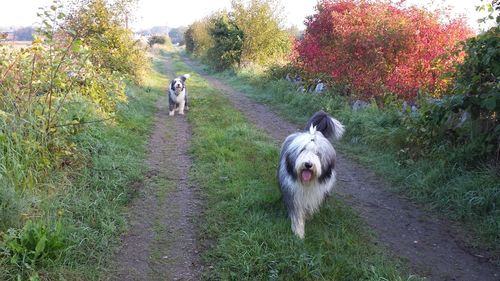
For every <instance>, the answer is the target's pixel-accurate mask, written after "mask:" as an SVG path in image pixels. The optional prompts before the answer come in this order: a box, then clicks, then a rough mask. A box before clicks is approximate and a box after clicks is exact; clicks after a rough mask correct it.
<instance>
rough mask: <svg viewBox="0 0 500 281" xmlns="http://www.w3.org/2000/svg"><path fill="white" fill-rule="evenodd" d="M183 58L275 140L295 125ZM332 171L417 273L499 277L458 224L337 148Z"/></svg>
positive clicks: (342, 192)
mask: <svg viewBox="0 0 500 281" xmlns="http://www.w3.org/2000/svg"><path fill="white" fill-rule="evenodd" d="M183 59H184V61H185V62H186V63H187V64H188V65H189V66H190V67H191V68H193V69H194V70H196V71H197V72H198V73H200V74H201V75H202V76H203V78H205V79H207V80H208V81H209V82H210V84H211V85H212V86H214V87H216V88H217V89H219V90H221V91H222V92H223V94H224V95H225V96H226V97H227V98H228V99H229V100H230V101H231V103H232V104H233V106H234V107H236V108H237V109H238V110H239V111H241V112H242V113H243V114H244V115H245V116H246V117H247V118H248V119H249V120H250V121H251V122H253V123H254V124H255V125H256V126H257V127H258V128H260V129H262V130H264V131H265V132H267V133H268V134H269V135H270V136H272V137H273V138H274V139H275V140H276V142H277V143H281V142H282V141H283V140H284V139H285V138H286V136H288V135H289V134H291V133H293V132H295V131H297V130H298V126H296V125H294V124H292V123H290V122H287V121H285V120H284V119H283V118H281V117H279V116H278V115H276V114H275V113H273V112H272V111H271V109H270V108H269V107H267V106H265V105H262V104H258V103H256V102H254V101H252V100H250V99H249V98H247V97H246V96H245V95H244V94H243V93H240V92H238V91H236V90H235V89H233V88H232V87H230V86H229V85H227V84H225V83H223V82H222V81H220V80H218V79H216V78H214V77H212V76H210V75H208V74H206V73H205V72H204V71H203V68H202V67H201V66H200V65H198V64H197V63H195V62H193V61H191V60H189V59H187V58H183ZM347 130H349V128H347ZM337 174H338V177H339V180H338V183H337V187H336V192H337V194H338V195H339V196H340V197H341V198H342V199H343V200H344V201H346V202H347V203H348V204H349V205H351V206H352V207H353V208H354V209H355V210H356V211H357V213H358V214H359V215H360V216H361V217H362V218H363V219H364V220H365V221H366V223H367V224H368V225H369V226H370V227H371V228H372V229H373V230H374V232H375V234H376V236H377V237H378V240H379V241H380V242H381V243H382V245H383V246H384V247H386V248H387V249H388V252H389V253H390V254H391V255H393V256H396V257H398V258H402V259H403V260H405V261H407V262H408V264H409V266H410V267H411V268H412V270H414V271H415V272H416V273H418V274H419V275H420V276H422V277H425V278H426V279H427V280H439V281H451V280H456V281H459V280H460V281H473V280H478V281H479V280H481V281H499V280H500V268H499V267H497V266H496V265H494V264H493V263H491V262H490V260H489V258H488V256H487V254H486V253H480V252H478V250H476V249H471V248H467V247H465V246H464V245H466V243H464V242H463V239H462V237H464V236H463V235H464V234H463V232H462V231H461V230H459V229H458V228H456V227H453V226H452V224H451V223H449V222H447V221H444V220H443V219H438V218H437V217H436V216H434V215H432V214H429V213H428V212H425V211H423V210H422V208H420V207H419V206H417V205H415V204H413V203H411V202H409V201H408V200H405V199H404V198H402V197H400V196H398V195H396V194H394V193H392V192H389V191H387V190H388V188H387V186H388V185H387V183H385V182H384V181H383V180H381V179H380V178H377V177H376V176H375V174H374V173H373V172H371V171H370V170H368V169H366V168H364V167H362V166H361V165H359V164H356V163H355V162H353V161H352V160H349V159H348V158H347V157H346V156H344V155H343V154H342V152H341V151H340V152H338V166H337ZM306 231H307V230H306Z"/></svg>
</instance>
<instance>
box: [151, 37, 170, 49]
mask: <svg viewBox="0 0 500 281" xmlns="http://www.w3.org/2000/svg"><path fill="white" fill-rule="evenodd" d="M165 42H166V39H165V36H159V35H153V36H151V37H149V38H148V45H149V47H153V45H155V44H159V45H163V44H165Z"/></svg>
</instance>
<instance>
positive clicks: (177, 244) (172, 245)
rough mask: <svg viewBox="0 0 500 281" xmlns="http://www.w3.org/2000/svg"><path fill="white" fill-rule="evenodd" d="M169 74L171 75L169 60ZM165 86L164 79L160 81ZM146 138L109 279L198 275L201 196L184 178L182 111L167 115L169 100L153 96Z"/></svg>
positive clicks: (185, 132)
mask: <svg viewBox="0 0 500 281" xmlns="http://www.w3.org/2000/svg"><path fill="white" fill-rule="evenodd" d="M165 64H167V69H168V71H167V72H169V73H167V75H168V77H172V70H171V69H170V63H169V62H168V61H165ZM165 86H166V85H165ZM156 106H157V113H156V117H155V126H154V130H153V133H152V135H151V137H150V140H149V156H148V160H147V163H148V165H149V172H148V175H147V177H146V179H144V181H142V182H137V183H136V184H135V187H136V188H138V189H140V190H139V192H140V196H139V197H138V198H135V200H133V202H132V203H131V205H130V206H129V209H130V213H129V225H130V228H129V232H128V233H127V234H126V235H125V236H124V237H123V238H122V247H121V248H120V249H119V251H118V253H117V254H116V256H115V258H114V261H113V264H114V267H113V268H114V272H113V273H112V275H113V276H112V277H109V278H108V279H110V280H117V281H118V280H119V281H129V280H141V281H142V280H200V279H201V273H202V271H203V267H202V266H201V262H200V259H199V254H198V252H199V246H200V245H198V242H197V233H198V231H197V227H196V226H197V225H198V219H199V217H200V212H201V200H200V197H199V194H198V192H197V190H196V188H194V187H192V186H190V185H189V182H188V181H187V177H188V172H189V168H190V165H191V160H190V158H189V156H188V146H189V140H190V138H191V130H190V127H189V124H188V122H187V121H186V118H185V117H184V116H174V117H170V116H168V101H167V97H166V96H162V97H161V98H160V99H159V100H158V102H157V105H156Z"/></svg>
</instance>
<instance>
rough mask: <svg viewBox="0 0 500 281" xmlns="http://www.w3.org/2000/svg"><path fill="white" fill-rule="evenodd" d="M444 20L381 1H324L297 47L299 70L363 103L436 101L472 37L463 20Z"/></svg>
mask: <svg viewBox="0 0 500 281" xmlns="http://www.w3.org/2000/svg"><path fill="white" fill-rule="evenodd" d="M441 20H442V16H441V14H440V13H439V12H429V11H426V10H422V9H419V8H416V7H414V6H411V7H403V6H402V4H395V3H391V2H389V1H383V0H374V1H368V0H324V1H320V2H319V3H318V5H317V12H316V13H315V14H314V15H312V16H311V17H309V18H308V19H307V21H306V26H307V27H306V31H305V35H304V39H302V40H300V41H298V42H297V43H296V52H297V53H296V56H297V57H296V59H297V63H296V65H297V66H298V67H299V68H301V69H304V70H306V71H307V72H310V73H313V74H316V75H319V74H323V75H327V76H328V77H330V78H331V80H332V81H333V82H334V83H337V84H342V85H345V86H346V87H348V88H349V89H350V94H351V95H352V96H353V97H355V98H359V99H365V100H366V99H370V98H380V97H382V96H384V95H385V94H386V93H394V94H397V95H398V96H399V97H400V98H401V99H406V100H415V98H416V97H417V94H418V93H419V92H421V91H424V92H426V93H430V94H431V95H432V96H435V97H438V96H441V95H442V93H443V92H444V90H445V89H446V87H447V86H448V85H449V80H446V79H445V78H444V74H446V73H448V72H450V71H451V70H452V69H453V65H454V63H456V62H458V61H460V60H461V59H462V56H461V55H460V53H459V52H453V51H456V48H457V43H458V42H460V41H461V40H463V39H465V38H467V37H469V36H470V35H471V31H470V30H469V28H467V26H466V25H465V24H464V21H463V20H462V19H460V18H459V19H451V20H449V21H448V22H444V23H443V22H442V21H441ZM454 54H455V55H454Z"/></svg>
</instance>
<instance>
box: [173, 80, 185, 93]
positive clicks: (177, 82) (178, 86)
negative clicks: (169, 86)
mask: <svg viewBox="0 0 500 281" xmlns="http://www.w3.org/2000/svg"><path fill="white" fill-rule="evenodd" d="M173 88H174V91H175V93H176V94H179V93H180V92H181V91H182V88H183V84H182V81H181V79H178V78H176V79H174V83H173Z"/></svg>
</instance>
